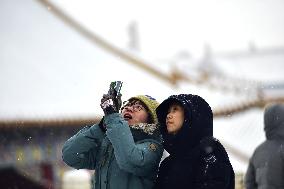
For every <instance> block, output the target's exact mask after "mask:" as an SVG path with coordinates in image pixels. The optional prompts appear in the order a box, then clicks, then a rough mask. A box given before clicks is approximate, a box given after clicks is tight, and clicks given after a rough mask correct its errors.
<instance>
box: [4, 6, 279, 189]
mask: <svg viewBox="0 0 284 189" xmlns="http://www.w3.org/2000/svg"><path fill="white" fill-rule="evenodd" d="M283 7H284V2H283V1H281V0H272V1H271V0H270V1H268V0H263V1H257V0H250V1H244V0H238V1H236V0H232V1H223V0H216V1H209V0H202V1H198V2H196V1H168V2H164V1H155V2H153V1H152V2H150V1H149V2H148V1H143V2H134V1H129V0H123V1H111V0H107V1H103V2H102V1H88V0H84V1H76V0H1V1H0V88H1V92H0V149H1V153H0V174H2V175H5V177H0V180H1V181H0V184H1V188H2V186H3V187H4V188H14V187H15V186H17V188H52V189H61V188H68V186H71V185H72V186H75V185H76V184H75V185H74V184H71V185H70V183H69V185H68V180H69V181H70V182H71V181H72V180H73V181H74V179H72V178H74V177H72V175H73V172H72V173H70V172H68V171H70V170H71V169H70V168H69V167H67V166H66V165H65V164H64V163H63V162H62V160H61V148H62V144H63V143H64V141H66V140H67V139H68V138H69V137H70V136H72V135H73V134H74V133H76V132H77V131H78V130H79V129H80V128H81V127H83V126H85V125H87V124H93V123H96V122H98V121H99V120H100V118H101V116H102V115H103V112H102V110H101V109H100V107H99V103H100V99H101V97H102V94H104V93H105V92H107V90H108V86H109V83H110V81H114V80H121V81H123V82H124V85H123V87H122V94H123V96H122V97H123V99H125V100H126V99H127V98H128V97H130V96H133V95H136V94H149V95H151V96H153V97H156V98H157V99H158V100H159V101H160V102H161V101H162V100H163V99H165V98H166V97H168V96H169V95H171V94H178V93H193V94H198V95H201V96H202V97H204V98H205V99H206V100H207V101H208V102H209V104H210V105H211V107H212V109H213V111H214V135H215V136H216V137H217V138H218V139H219V140H220V141H221V142H222V143H223V144H224V145H225V147H226V149H227V151H228V152H229V156H230V159H231V162H232V164H233V167H234V169H235V172H236V175H237V176H236V185H237V188H243V175H244V173H245V171H246V167H247V163H248V160H249V157H250V156H251V154H252V152H253V150H254V148H255V147H256V146H257V145H258V144H259V143H260V142H262V141H263V140H264V132H263V108H264V106H265V105H267V104H269V103H273V102H282V103H283V102H284V36H283V33H284V26H283V23H284V11H283V10H282V9H283ZM74 174H75V173H74ZM88 174H93V171H92V172H91V171H87V173H86V172H84V173H80V175H83V176H84V178H83V179H86V178H89V177H88V176H86V175H88ZM7 175H8V176H7ZM9 175H10V176H9ZM64 175H65V176H64ZM69 178H71V179H69ZM17 181H18V182H17ZM66 182H67V183H66ZM78 182H79V181H78ZM81 186H82V185H81ZM84 187H85V186H84ZM87 187H88V185H86V188H87Z"/></svg>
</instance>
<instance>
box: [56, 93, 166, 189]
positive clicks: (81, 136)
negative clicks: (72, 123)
mask: <svg viewBox="0 0 284 189" xmlns="http://www.w3.org/2000/svg"><path fill="white" fill-rule="evenodd" d="M110 100H111V99H110V98H108V97H107V96H105V95H104V97H103V99H102V103H101V107H102V109H103V110H104V113H105V116H104V118H103V119H102V121H101V122H100V123H99V124H95V125H93V126H90V127H86V128H84V129H82V130H81V131H79V132H78V133H77V134H76V135H75V136H73V137H71V138H70V139H69V140H67V141H66V143H65V144H64V146H63V150H62V154H63V161H64V162H65V163H66V164H67V165H69V166H71V167H73V168H76V169H95V178H94V181H95V183H93V188H96V189H103V188H106V189H120V188H121V189H150V188H152V187H153V184H154V180H155V178H156V175H157V170H158V165H159V162H160V159H161V156H162V152H163V147H162V144H161V137H160V132H159V129H158V127H157V124H156V123H157V116H156V113H155V109H156V107H157V106H158V102H157V101H156V100H155V99H154V98H152V97H150V96H147V95H139V96H135V97H133V98H130V99H129V101H128V102H127V103H126V104H125V105H124V106H123V108H122V111H121V113H118V110H117V108H116V107H114V105H113V103H112V102H110Z"/></svg>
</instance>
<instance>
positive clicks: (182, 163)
mask: <svg viewBox="0 0 284 189" xmlns="http://www.w3.org/2000/svg"><path fill="white" fill-rule="evenodd" d="M156 113H157V116H158V120H159V122H160V124H161V126H160V130H161V134H162V136H163V139H164V142H163V145H164V148H165V150H166V151H167V152H169V154H170V155H169V156H168V157H167V158H165V159H164V160H163V161H162V163H161V165H160V167H159V172H158V178H157V181H156V184H155V187H154V188H155V189H168V188H169V189H172V188H177V189H180V188H188V189H233V188H234V171H233V168H232V166H231V163H230V161H229V158H228V155H227V153H226V150H225V149H224V147H223V146H222V145H221V143H220V142H219V141H218V140H216V139H215V138H213V114H212V111H211V108H210V106H209V105H208V104H207V102H206V101H205V100H204V99H203V98H201V97H199V96H197V95H191V94H180V95H172V96H170V97H169V98H168V99H166V100H164V101H163V102H162V103H161V104H160V105H159V106H158V108H157V109H156Z"/></svg>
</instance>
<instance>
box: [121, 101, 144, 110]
mask: <svg viewBox="0 0 284 189" xmlns="http://www.w3.org/2000/svg"><path fill="white" fill-rule="evenodd" d="M124 103H125V102H124ZM130 107H131V108H132V109H133V111H134V112H140V111H141V110H145V111H146V109H145V108H144V107H143V105H141V104H139V103H137V102H135V103H129V102H126V103H125V105H124V106H123V107H122V108H121V110H123V109H125V108H130Z"/></svg>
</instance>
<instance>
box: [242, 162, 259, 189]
mask: <svg viewBox="0 0 284 189" xmlns="http://www.w3.org/2000/svg"><path fill="white" fill-rule="evenodd" d="M245 187H246V189H257V184H256V182H255V168H254V166H253V164H252V162H251V160H250V162H249V165H248V169H247V172H246V175H245Z"/></svg>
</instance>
